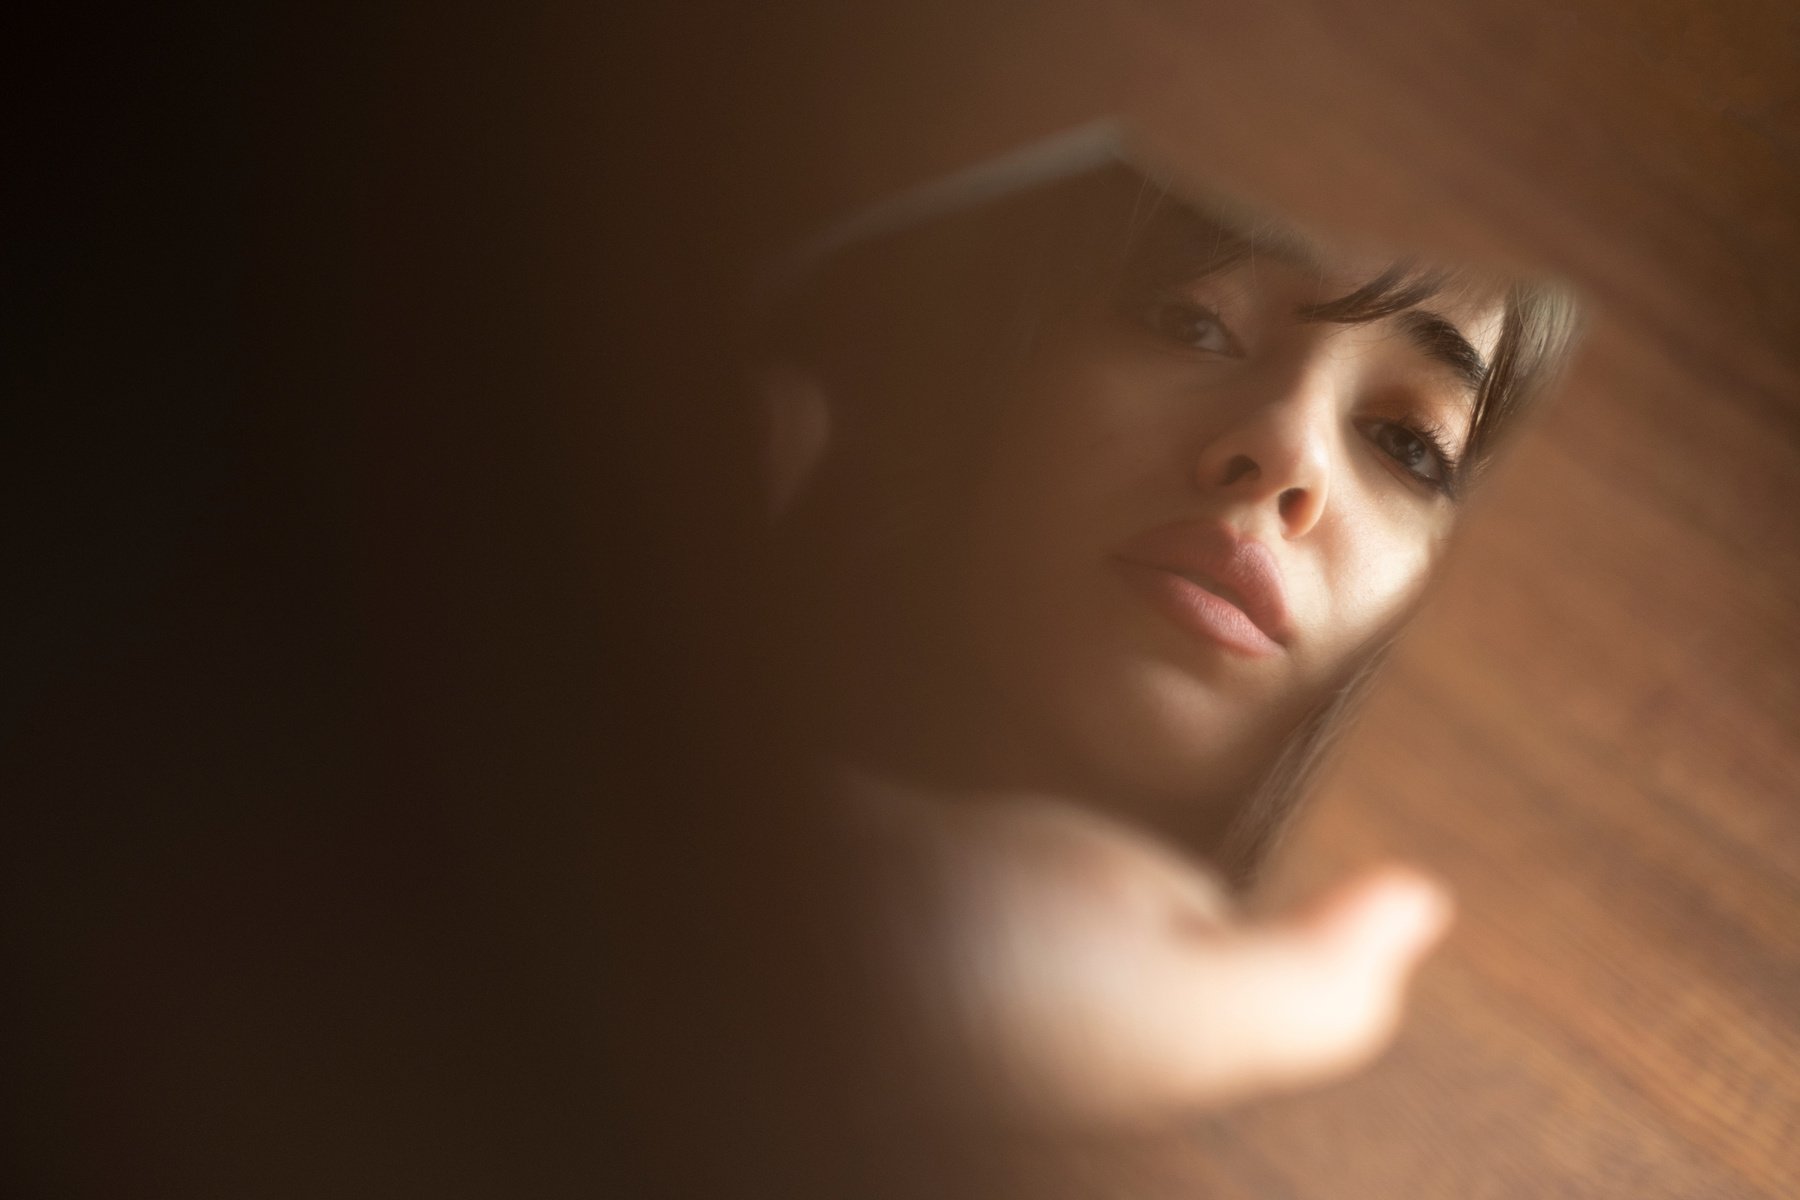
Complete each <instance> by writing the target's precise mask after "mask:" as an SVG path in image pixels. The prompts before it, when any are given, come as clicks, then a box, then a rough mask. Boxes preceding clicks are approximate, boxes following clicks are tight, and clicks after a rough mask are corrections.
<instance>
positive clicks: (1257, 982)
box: [859, 787, 1450, 1127]
mask: <svg viewBox="0 0 1800 1200" xmlns="http://www.w3.org/2000/svg"><path fill="white" fill-rule="evenodd" d="M865 802H866V804H867V805H868V807H867V809H866V811H867V812H869V813H870V814H871V815H872V816H873V817H874V819H875V822H876V824H877V826H878V827H879V828H880V830H881V831H882V836H883V838H884V839H886V840H887V841H888V842H890V843H891V844H892V845H893V846H898V847H901V848H902V850H903V853H905V854H906V855H908V856H911V858H912V861H913V864H914V865H915V866H918V867H923V868H924V869H923V870H915V871H911V872H908V873H907V876H906V877H907V878H910V879H915V880H918V881H921V883H920V884H919V886H922V887H924V888H925V889H927V890H928V891H929V892H930V895H928V896H918V897H912V898H907V897H898V898H897V900H898V902H899V903H901V904H906V903H909V901H910V900H916V901H917V902H918V904H917V910H918V911H921V912H929V913H931V914H934V915H933V916H931V917H930V918H929V919H926V920H925V921H923V923H922V924H920V925H918V926H917V927H918V928H919V929H921V930H922V931H923V932H922V936H918V937H915V938H913V939H911V940H912V946H911V951H910V956H911V959H912V961H911V963H910V966H911V968H912V970H913V972H914V974H915V978H916V979H917V981H918V982H919V984H920V986H921V988H922V989H924V992H925V994H927V995H930V994H931V993H933V992H935V993H937V996H936V1002H935V1003H932V1004H930V1005H927V1006H926V1007H927V1009H928V1010H929V1011H934V1012H945V1013H949V1014H952V1015H950V1016H948V1017H946V1018H945V1024H946V1028H944V1029H942V1030H934V1031H933V1033H934V1035H937V1034H941V1035H943V1036H944V1037H945V1038H946V1039H947V1041H946V1043H945V1044H947V1045H949V1046H950V1047H951V1048H952V1053H954V1054H956V1055H960V1056H963V1057H965V1058H966V1059H967V1060H968V1061H967V1062H966V1063H964V1064H962V1065H966V1066H968V1067H971V1068H973V1069H974V1070H975V1072H976V1079H977V1081H978V1084H979V1087H978V1089H977V1094H979V1095H982V1096H983V1097H984V1098H985V1100H986V1102H988V1103H990V1104H992V1105H994V1106H997V1107H998V1109H999V1113H1000V1115H1001V1116H1002V1117H1004V1118H1007V1119H1013V1118H1017V1119H1020V1120H1023V1121H1024V1122H1027V1123H1030V1124H1034V1125H1035V1124H1040V1123H1048V1124H1051V1125H1064V1124H1067V1125H1072V1126H1080V1127H1094V1126H1110V1125H1135V1124H1142V1123H1147V1122H1155V1121H1158V1120H1160V1119H1163V1118H1166V1117H1169V1116H1173V1115H1178V1114H1180V1113H1182V1112H1185V1111H1191V1110H1194V1109H1201V1108H1208V1107H1215V1106H1218V1105H1222V1104H1226V1103H1229V1102H1232V1101H1235V1100H1240V1099H1244V1098H1248V1097H1252V1096H1256V1095H1259V1094H1262V1093H1266V1092H1271V1091H1278V1090H1287V1089H1291V1088H1296V1087H1300V1086H1304V1085H1307V1084H1312V1083H1318V1082H1324V1081H1326V1080H1328V1079H1330V1078H1333V1077H1335V1076H1338V1075H1340V1074H1343V1073H1346V1072H1348V1071H1350V1070H1351V1069H1353V1068H1355V1067H1357V1066H1358V1065H1360V1064H1362V1063H1364V1062H1366V1061H1367V1060H1369V1059H1370V1058H1372V1057H1374V1055H1375V1054H1376V1053H1378V1052H1379V1051H1380V1050H1381V1049H1382V1048H1383V1046H1385V1045H1386V1043H1387V1042H1388V1040H1389V1038H1390V1036H1391V1034H1392V1032H1393V1030H1394V1027H1395V1024H1396V1021H1397V1018H1398V1016H1399V1012H1400V1008H1401V1000H1402V993H1403V990H1404V988H1405V985H1406V982H1407V980H1408V978H1409V977H1410V975H1411V973H1412V970H1413V968H1414V966H1415V965H1416V964H1417V963H1418V962H1419V960H1420V959H1421V958H1422V957H1423V956H1424V954H1425V953H1426V951H1427V950H1428V949H1430V947H1431V946H1432V945H1433V944H1435V943H1436V942H1437V941H1438V939H1439V938H1440V936H1441V935H1442V934H1443V932H1444V930H1445V928H1446V927H1447V925H1448V923H1449V919H1450V906H1449V902H1448V898H1447V897H1446V896H1445V894H1444V893H1443V892H1442V891H1441V889H1439V888H1438V887H1437V886H1435V885H1434V884H1432V883H1431V882H1429V881H1428V880H1426V879H1425V878H1423V877H1422V876H1419V875H1417V874H1415V873H1413V872H1411V871H1407V870H1403V869H1400V868H1388V869H1384V870H1381V871H1378V872H1375V873H1371V874H1369V875H1367V876H1366V877H1363V878H1360V879H1357V880H1355V881H1354V882H1351V883H1349V884H1346V885H1344V886H1342V887H1339V888H1337V889H1335V890H1333V891H1332V892H1331V893H1330V894H1328V895H1326V896H1324V897H1323V898H1321V899H1319V900H1317V901H1316V902H1314V903H1312V904H1309V905H1307V906H1305V907H1303V908H1301V909H1299V910H1297V911H1294V912H1291V913H1287V914H1284V915H1281V916H1279V917H1275V918H1265V919H1258V920H1254V921H1252V920H1248V919H1245V918H1243V917H1241V916H1240V915H1238V914H1237V913H1236V912H1234V908H1233V905H1232V904H1231V903H1230V901H1229V899H1228V897H1227V895H1226V893H1225V891H1224V889H1223V888H1222V887H1221V886H1220V885H1219V884H1218V882H1217V881H1216V880H1215V879H1213V878H1212V877H1211V876H1209V875H1208V874H1207V873H1206V872H1205V871H1204V870H1202V869H1200V868H1199V867H1197V866H1196V865H1194V864H1193V863H1190V862H1188V861H1187V860H1185V859H1183V858H1182V857H1180V856H1179V855H1178V854H1176V853H1175V852H1174V851H1173V850H1172V849H1171V848H1169V847H1167V846H1165V845H1163V844H1162V843H1160V842H1158V841H1156V840H1154V839H1153V838H1151V837H1150V836H1148V835H1147V834H1144V833H1140V832H1138V831H1136V830H1134V829H1132V828H1131V827H1129V826H1126V825H1124V824H1122V823H1120V822H1118V821H1115V820H1113V819H1111V818H1108V817H1106V816H1103V815H1101V814H1098V813H1095V812H1091V811H1088V810H1087V809H1084V808H1079V807H1076V806H1074V805H1070V804H1065V803H1060V802H1052V801H1045V800H1035V799H1034V800H994V801H976V802H959V803H954V804H952V803H946V802H943V801H939V800H934V799H925V798H920V797H917V796H913V795H908V794H903V793H899V792H896V791H894V790H892V789H888V788H885V787H877V788H874V789H872V790H871V789H864V790H863V792H862V796H861V799H860V800H859V803H865Z"/></svg>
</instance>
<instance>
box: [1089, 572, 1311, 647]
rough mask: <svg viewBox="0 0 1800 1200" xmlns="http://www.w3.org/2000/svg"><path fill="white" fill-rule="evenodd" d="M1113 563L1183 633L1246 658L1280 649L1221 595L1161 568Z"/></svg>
mask: <svg viewBox="0 0 1800 1200" xmlns="http://www.w3.org/2000/svg"><path fill="white" fill-rule="evenodd" d="M1113 565H1115V566H1116V567H1118V568H1119V573H1120V574H1121V575H1123V576H1124V578H1125V582H1126V583H1128V584H1130V585H1131V587H1132V589H1133V590H1134V591H1136V592H1137V593H1138V594H1139V595H1140V596H1142V597H1143V598H1144V599H1146V600H1148V601H1149V602H1150V605H1151V607H1152V608H1154V609H1156V610H1157V611H1158V612H1160V613H1161V614H1162V615H1163V616H1164V617H1166V618H1168V619H1169V620H1170V621H1172V622H1174V624H1175V625H1176V627H1177V628H1179V629H1181V630H1183V631H1184V632H1186V633H1188V634H1190V635H1192V636H1194V637H1197V638H1200V639H1201V640H1203V641H1207V642H1211V643H1213V644H1215V645H1219V646H1223V647H1224V648H1225V649H1227V650H1232V651H1235V652H1237V653H1238V654H1242V655H1244V656H1245V657H1247V658H1267V657H1269V656H1270V655H1272V654H1275V653H1277V652H1278V651H1279V650H1280V649H1281V644H1280V643H1279V642H1277V641H1276V640H1275V639H1274V638H1272V637H1270V636H1269V635H1268V634H1266V633H1264V632H1263V631H1262V630H1261V629H1259V628H1257V625H1256V622H1255V621H1252V620H1251V619H1250V618H1249V617H1248V616H1247V615H1246V614H1245V613H1244V610H1243V609H1241V608H1239V607H1238V606H1237V605H1235V604H1233V603H1232V602H1231V601H1229V600H1227V599H1225V598H1224V597H1223V596H1219V595H1216V594H1214V593H1212V592H1209V591H1207V590H1206V589H1205V588H1203V587H1201V586H1200V585H1199V584H1197V583H1194V582H1192V581H1191V580H1188V579H1184V578H1182V577H1181V576H1180V575H1176V574H1173V573H1171V572H1169V571H1165V570H1163V569H1162V568H1160V567H1147V566H1145V565H1144V564H1142V563H1135V562H1130V561H1128V560H1125V559H1115V560H1114V563H1113Z"/></svg>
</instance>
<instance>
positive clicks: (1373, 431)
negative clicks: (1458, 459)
mask: <svg viewBox="0 0 1800 1200" xmlns="http://www.w3.org/2000/svg"><path fill="white" fill-rule="evenodd" d="M1365 430H1366V433H1367V436H1368V438H1369V440H1370V441H1371V442H1373V443H1374V445H1375V448H1376V449H1377V450H1380V451H1381V452H1382V453H1383V454H1385V455H1387V456H1388V457H1389V458H1391V459H1393V460H1394V462H1396V463H1397V464H1399V466H1400V467H1401V469H1403V470H1404V471H1406V473H1407V474H1409V475H1412V476H1413V477H1414V478H1416V479H1418V480H1419V481H1420V482H1421V483H1424V484H1426V485H1427V486H1429V487H1431V488H1434V489H1435V490H1437V491H1440V492H1446V493H1447V492H1449V491H1450V489H1451V485H1452V484H1453V483H1454V481H1455V474H1456V465H1455V462H1454V461H1453V460H1452V459H1451V457H1450V454H1449V452H1448V451H1447V450H1445V449H1444V447H1443V445H1442V443H1441V442H1440V441H1439V440H1438V438H1437V436H1436V435H1435V434H1433V433H1431V432H1429V431H1427V430H1422V429H1413V428H1411V427H1409V426H1406V425H1402V424H1399V423H1397V422H1393V421H1375V422H1371V423H1370V424H1369V425H1367V426H1366V427H1365Z"/></svg>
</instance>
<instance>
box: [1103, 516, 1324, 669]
mask: <svg viewBox="0 0 1800 1200" xmlns="http://www.w3.org/2000/svg"><path fill="white" fill-rule="evenodd" d="M1117 557H1118V558H1121V559H1123V560H1125V561H1126V562H1132V563H1137V564H1139V565H1140V566H1146V567H1154V568H1156V569H1157V570H1161V571H1168V572H1169V573H1171V574H1174V575H1180V576H1182V577H1183V578H1185V579H1189V580H1191V581H1193V582H1194V583H1197V584H1199V585H1200V586H1201V587H1203V588H1205V589H1206V590H1207V591H1209V592H1212V593H1214V594H1215V595H1217V596H1219V597H1220V598H1221V599H1223V600H1226V601H1227V602H1229V603H1231V604H1234V605H1236V606H1237V607H1238V608H1239V609H1241V610H1243V613H1244V615H1245V616H1247V617H1249V618H1250V620H1251V622H1252V623H1254V624H1255V625H1256V627H1257V628H1258V629H1260V630H1262V631H1263V632H1264V633H1266V634H1268V636H1269V637H1270V639H1272V640H1273V641H1276V642H1279V643H1281V644H1283V645H1285V644H1287V641H1288V639H1289V638H1290V637H1291V636H1292V635H1293V620H1292V618H1291V617H1290V615H1289V613H1288V607H1287V596H1286V594H1285V593H1284V591H1283V589H1282V584H1281V568H1280V567H1278V566H1277V565H1276V563H1275V555H1274V554H1273V553H1272V552H1271V551H1270V550H1269V548H1268V547H1267V546H1265V545H1263V544H1262V543H1261V542H1259V541H1257V540H1256V539H1255V538H1250V537H1245V536H1243V535H1242V534H1239V533H1238V532H1237V531H1236V530H1234V529H1232V528H1231V527H1230V526H1229V525H1225V524H1222V523H1220V522H1216V521H1174V522H1171V523H1169V524H1167V525H1160V526H1158V527H1157V528H1155V529H1152V530H1150V531H1148V532H1147V533H1144V534H1141V535H1139V536H1138V537H1135V538H1133V539H1132V540H1131V541H1130V542H1128V543H1126V545H1125V546H1124V547H1123V548H1122V549H1120V550H1119V551H1118V553H1117Z"/></svg>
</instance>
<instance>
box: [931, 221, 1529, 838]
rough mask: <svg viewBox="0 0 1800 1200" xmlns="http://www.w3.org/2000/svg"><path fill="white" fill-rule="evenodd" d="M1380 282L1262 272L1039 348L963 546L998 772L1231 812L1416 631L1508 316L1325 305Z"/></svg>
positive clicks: (1246, 260)
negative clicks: (1414, 615) (1336, 317)
mask: <svg viewBox="0 0 1800 1200" xmlns="http://www.w3.org/2000/svg"><path fill="white" fill-rule="evenodd" d="M1369 277H1370V273H1369V272H1367V271H1361V272H1354V271H1334V270H1329V269H1322V268H1321V267H1320V266H1318V265H1317V264H1315V263H1310V262H1307V261H1303V259H1302V257H1301V256H1299V255H1296V254H1283V255H1276V256H1273V257H1271V256H1269V255H1266V254H1265V255H1258V254H1252V255H1246V256H1244V257H1242V258H1240V259H1239V260H1238V261H1237V262H1236V263H1235V264H1233V265H1230V266H1228V267H1226V268H1224V269H1222V270H1218V271H1216V272H1214V273H1211V274H1208V275H1206V276H1204V277H1202V278H1199V279H1195V280H1190V281H1187V282H1185V283H1177V284H1174V285H1172V286H1167V287H1157V288H1154V289H1146V290H1143V291H1141V292H1140V293H1139V294H1136V295H1133V296H1130V297H1127V298H1125V299H1123V300H1120V299H1117V298H1114V299H1109V300H1107V301H1105V302H1096V303H1094V304H1091V305H1089V306H1087V307H1086V308H1085V309H1084V310H1082V311H1081V312H1079V313H1078V314H1076V315H1075V316H1074V317H1073V318H1071V319H1070V320H1069V321H1068V322H1067V324H1066V326H1058V327H1056V328H1052V329H1047V330H1045V331H1043V332H1042V333H1041V334H1040V336H1039V337H1038V339H1037V346H1038V349H1037V350H1036V351H1035V352H1034V354H1033V356H1032V357H1031V359H1030V361H1029V362H1028V364H1027V365H1026V366H1025V367H1024V369H1023V372H1022V375H1021V377H1020V383H1019V386H1018V387H1017V389H1016V391H1015V392H1014V393H1013V394H1011V395H1010V396H1009V397H1007V402H1006V406H1005V410H1004V413H1003V415H1002V417H1001V420H1000V426H999V429H998V431H997V437H996V439H995V450H994V456H993V459H992V461H991V463H990V464H989V470H988V471H987V472H986V474H985V477H984V478H983V480H982V482H981V484H980V486H979V487H978V490H977V493H976V497H975V500H974V504H973V509H972V512H971V513H970V519H969V523H968V526H967V531H966V533H967V541H966V543H965V545H964V547H963V549H964V551H965V558H964V562H963V569H964V573H965V574H964V585H965V587H966V589H967V590H966V596H965V600H964V602H963V611H964V612H965V613H966V614H968V618H969V629H968V631H967V632H968V633H969V634H970V637H969V638H968V640H967V642H966V643H965V645H966V646H967V648H968V651H967V652H968V653H969V654H970V655H971V656H972V657H973V662H972V664H971V665H972V667H973V668H974V669H976V670H978V671H979V672H980V675H981V677H982V679H983V681H984V686H983V691H984V694H986V695H988V696H990V697H991V699H992V703H993V704H994V705H995V706H996V720H995V724H996V729H997V730H999V731H1000V732H999V733H997V736H996V738H995V740H994V744H993V754H994V759H995V761H994V763H993V764H992V765H993V766H994V767H996V768H998V769H1000V770H1002V771H1004V770H1006V769H1007V768H1009V767H1010V768H1016V771H1015V772H1014V774H1017V775H1020V776H1023V777H1025V778H1040V779H1049V780H1060V781H1066V782H1067V783H1068V785H1069V786H1070V787H1073V788H1076V789H1081V790H1085V791H1090V792H1095V793H1098V794H1099V795H1098V797H1097V798H1101V799H1105V800H1108V801H1109V802H1111V803H1115V804H1120V805H1123V806H1125V807H1128V808H1140V809H1150V808H1156V807H1160V806H1164V805H1168V804H1176V803H1179V804H1186V805H1189V806H1191V805H1192V804H1193V802H1194V800H1195V799H1196V798H1206V797H1214V798H1217V799H1218V800H1219V801H1221V802H1223V801H1224V800H1226V799H1227V798H1228V797H1233V796H1237V795H1240V794H1241V792H1242V790H1243V789H1244V788H1245V787H1246V786H1247V785H1248V784H1250V783H1251V782H1253V780H1254V778H1255V776H1256V774H1257V773H1258V771H1259V770H1260V769H1261V768H1262V767H1263V766H1265V765H1266V764H1267V763H1268V761H1269V758H1270V755H1271V754H1272V753H1273V752H1274V751H1275V749H1276V748H1277V747H1278V746H1279V744H1280V742H1281V740H1282V739H1283V738H1285V737H1286V736H1287V735H1288V734H1290V733H1291V732H1292V731H1293V730H1294V728H1295V727H1296V725H1297V724H1298V722H1299V721H1300V720H1301V718H1302V717H1303V716H1304V715H1305V714H1306V712H1307V711H1308V710H1309V709H1310V708H1311V707H1313V706H1314V705H1315V704H1317V703H1318V702H1320V701H1321V700H1322V699H1323V698H1324V697H1325V696H1326V695H1327V694H1328V693H1329V692H1330V691H1331V690H1332V689H1333V688H1335V687H1337V686H1338V685H1340V684H1341V683H1342V682H1343V681H1344V680H1345V678H1346V675H1347V673H1348V672H1350V671H1351V670H1352V669H1353V668H1354V666H1355V665H1356V664H1357V663H1358V662H1359V661H1360V658H1361V656H1362V655H1363V654H1364V652H1366V651H1367V650H1369V649H1370V648H1372V647H1373V646H1374V645H1376V644H1377V643H1378V642H1379V641H1380V640H1382V639H1383V638H1384V637H1385V636H1386V635H1387V634H1388V633H1389V632H1390V631H1391V630H1392V629H1393V628H1394V626H1395V625H1396V623H1397V622H1398V621H1399V620H1400V619H1401V618H1402V617H1403V616H1404V615H1405V613H1406V610H1407V609H1408V607H1409V605H1410V603H1411V602H1412V601H1413V600H1414V599H1415V598H1416V596H1417V594H1418V592H1419V590H1420V588H1421V586H1422V584H1423V583H1424V581H1425V579H1426V577H1427V575H1428V573H1429V572H1430V570H1431V568H1432V566H1433V564H1434V562H1435V561H1436V559H1437V558H1438V556H1439V554H1440V551H1441V548H1442V546H1443V544H1444V539H1445V536H1446V534H1447V533H1448V532H1449V530H1450V528H1451V525H1452V522H1453V519H1454V516H1455V512H1456V499H1455V493H1456V484H1457V476H1458V472H1457V466H1456V464H1457V461H1458V458H1459V456H1460V455H1461V453H1462V451H1463V447H1464V442H1465V440H1466V436H1467V432H1468V426H1469V418H1470V414H1471V411H1472V408H1473V404H1474V400H1475V395H1476V387H1477V384H1478V382H1479V378H1480V372H1481V369H1482V367H1481V364H1483V363H1485V362H1487V361H1489V360H1490V358H1491V356H1492V354H1493V351H1494V347H1495V343H1496V341H1497V340H1498V336H1499V327H1500V318H1501V305H1500V301H1499V299H1498V297H1497V296H1487V297H1482V296H1475V295H1467V294H1459V293H1456V292H1444V293H1440V294H1438V295H1437V296H1434V297H1431V298H1429V299H1427V300H1425V301H1423V302H1422V303H1421V304H1419V305H1418V306H1416V307H1414V308H1410V309H1406V310H1404V311H1401V312H1399V313H1396V314H1393V315H1391V316H1388V317H1385V318H1382V319H1379V320H1374V321H1367V322H1364V323H1360V324H1340V323H1332V322H1329V321H1320V320H1309V319H1306V318H1305V316H1304V315H1303V310H1304V309H1305V308H1306V306H1308V305H1316V304H1321V303H1325V302H1328V301H1332V300H1336V299H1338V298H1340V297H1342V296H1344V295H1346V294H1347V293H1349V292H1352V291H1354V290H1356V288H1357V287H1358V286H1359V285H1361V284H1363V283H1365V282H1367V280H1368V278H1369ZM1002 713H1003V714H1004V716H1003V717H1002V716H1000V715H999V714H1002Z"/></svg>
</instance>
